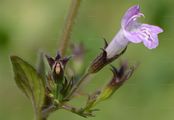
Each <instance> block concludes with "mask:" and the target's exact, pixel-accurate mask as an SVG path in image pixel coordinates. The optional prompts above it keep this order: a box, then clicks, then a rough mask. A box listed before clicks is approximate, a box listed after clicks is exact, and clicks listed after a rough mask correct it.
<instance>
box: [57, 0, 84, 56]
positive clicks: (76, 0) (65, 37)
mask: <svg viewBox="0 0 174 120" xmlns="http://www.w3.org/2000/svg"><path fill="white" fill-rule="evenodd" d="M81 1H82V0H72V3H71V6H70V9H69V13H68V16H67V19H66V23H65V27H64V30H63V33H62V38H61V44H60V53H61V55H62V56H64V55H65V53H66V49H67V47H68V43H69V39H70V36H71V31H72V28H73V23H74V21H75V18H76V16H77V13H78V10H79V7H80V3H81Z"/></svg>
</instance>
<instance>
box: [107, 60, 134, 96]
mask: <svg viewBox="0 0 174 120" xmlns="http://www.w3.org/2000/svg"><path fill="white" fill-rule="evenodd" d="M134 70H135V66H131V67H129V66H128V64H127V63H126V62H125V63H122V64H121V65H120V68H119V69H117V68H115V67H114V66H112V68H111V71H112V73H113V77H112V79H111V80H110V81H109V83H108V84H107V86H106V88H105V89H110V90H111V93H110V95H112V94H113V93H114V92H115V91H116V90H117V89H118V88H119V87H121V86H122V85H123V83H124V82H125V81H126V80H128V79H129V78H130V77H131V76H132V74H133V72H134ZM110 95H109V96H110Z"/></svg>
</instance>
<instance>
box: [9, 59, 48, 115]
mask: <svg viewBox="0 0 174 120" xmlns="http://www.w3.org/2000/svg"><path fill="white" fill-rule="evenodd" d="M11 62H12V65H13V71H14V75H15V81H16V84H17V85H18V87H19V88H20V89H21V90H22V92H23V93H24V94H25V95H26V96H27V97H28V98H29V99H30V100H31V101H32V103H33V107H34V110H35V112H36V114H37V113H38V112H40V110H41V108H42V105H43V102H44V97H45V90H44V83H43V80H42V77H41V75H40V74H38V73H37V71H36V70H35V69H34V68H33V67H32V66H31V65H30V64H28V63H27V62H25V61H24V60H22V59H21V58H19V57H17V56H11Z"/></svg>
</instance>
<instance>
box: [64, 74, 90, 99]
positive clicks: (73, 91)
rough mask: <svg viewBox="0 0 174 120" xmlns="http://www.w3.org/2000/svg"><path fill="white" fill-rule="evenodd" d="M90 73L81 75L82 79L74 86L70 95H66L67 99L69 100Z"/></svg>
mask: <svg viewBox="0 0 174 120" xmlns="http://www.w3.org/2000/svg"><path fill="white" fill-rule="evenodd" d="M89 75H90V73H86V74H85V75H83V77H82V78H81V79H80V80H79V82H78V83H77V84H76V85H75V87H74V88H73V89H72V91H71V93H70V94H69V95H68V97H67V99H69V98H71V97H72V96H73V94H74V93H75V92H76V91H77V90H78V88H79V87H80V85H81V84H82V83H83V82H84V81H85V80H86V78H87V77H89Z"/></svg>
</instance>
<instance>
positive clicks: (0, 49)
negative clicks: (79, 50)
mask: <svg viewBox="0 0 174 120" xmlns="http://www.w3.org/2000/svg"><path fill="white" fill-rule="evenodd" d="M70 2H71V0H50V1H48V0H0V120H32V119H33V111H32V107H31V103H30V102H29V101H28V100H27V99H26V97H25V96H24V95H23V94H22V93H21V91H20V90H19V89H18V88H17V86H16V84H15V82H14V79H13V72H12V66H11V63H10V60H9V56H10V55H18V56H20V57H22V58H23V59H25V60H26V61H28V62H29V63H31V64H32V65H35V61H36V56H37V52H38V50H39V49H42V50H43V51H46V52H47V53H50V54H51V55H54V54H55V53H56V51H57V48H58V46H59V43H60V42H59V41H58V40H59V38H60V35H61V32H62V28H63V26H64V22H65V17H66V15H67V12H68V8H69V4H70ZM135 4H139V5H140V6H141V10H142V12H143V13H144V14H145V16H146V17H145V19H142V21H144V22H146V23H149V24H154V25H158V26H160V27H162V28H163V29H164V33H162V34H160V35H159V39H160V45H159V47H158V48H157V49H154V50H148V49H147V48H145V47H144V46H143V45H142V44H136V45H135V44H131V45H129V47H128V50H127V52H126V53H125V54H124V55H123V56H122V57H121V59H122V60H128V61H129V62H130V63H131V64H134V63H136V62H140V65H139V67H138V69H137V70H136V71H135V73H134V75H133V76H132V77H131V79H130V80H129V81H127V82H126V84H125V85H124V86H123V87H121V88H120V89H119V90H118V91H117V93H116V94H114V96H113V97H112V98H111V99H109V100H108V101H105V102H103V103H101V104H99V105H98V106H97V108H99V109H101V111H99V112H97V113H96V117H93V118H89V120H106V119H109V120H174V52H173V51H174V40H173V38H174V34H173V31H174V7H173V6H174V1H173V0H83V2H82V4H81V8H80V12H79V15H78V17H77V19H76V23H75V25H74V28H73V31H72V37H71V41H74V42H80V41H83V43H84V44H85V46H86V49H87V51H88V52H87V54H86V59H85V65H88V64H89V63H90V61H91V60H92V59H93V58H94V57H95V56H96V55H97V54H98V53H99V52H100V50H99V48H101V47H102V46H103V40H102V38H103V37H104V38H106V39H107V40H108V41H110V40H111V39H112V37H113V36H114V35H115V33H116V32H117V31H118V30H119V27H120V19H121V17H122V15H123V14H124V12H125V11H126V10H127V9H128V8H129V7H130V6H132V5H135ZM113 64H115V65H116V64H117V62H116V61H115V62H114V63H113ZM108 68H109V67H108V66H107V67H105V69H104V70H102V71H101V72H100V73H98V74H96V75H94V76H93V80H92V81H91V82H90V83H89V85H88V86H87V90H88V89H89V90H90V91H92V90H95V89H96V87H97V88H98V87H99V86H101V85H103V84H105V83H106V81H107V80H108V78H111V77H112V76H111V75H112V74H111V72H110V71H109V70H108ZM81 103H83V102H81ZM62 119H67V120H85V118H81V117H79V116H77V115H75V114H72V113H69V112H66V111H63V110H60V111H57V112H55V113H54V114H52V115H51V116H50V118H49V120H62Z"/></svg>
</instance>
